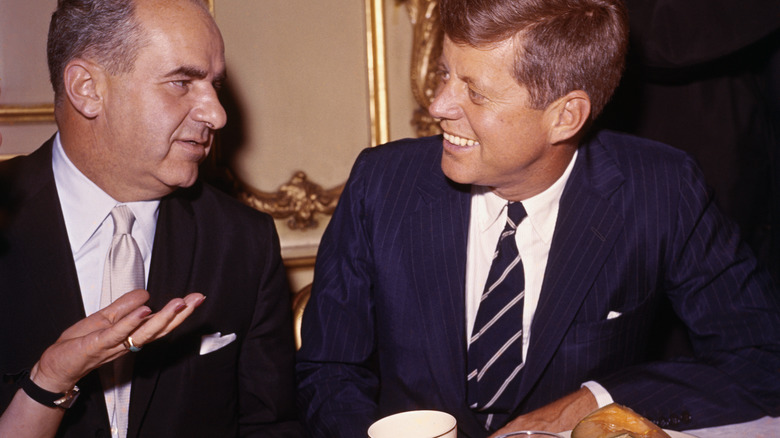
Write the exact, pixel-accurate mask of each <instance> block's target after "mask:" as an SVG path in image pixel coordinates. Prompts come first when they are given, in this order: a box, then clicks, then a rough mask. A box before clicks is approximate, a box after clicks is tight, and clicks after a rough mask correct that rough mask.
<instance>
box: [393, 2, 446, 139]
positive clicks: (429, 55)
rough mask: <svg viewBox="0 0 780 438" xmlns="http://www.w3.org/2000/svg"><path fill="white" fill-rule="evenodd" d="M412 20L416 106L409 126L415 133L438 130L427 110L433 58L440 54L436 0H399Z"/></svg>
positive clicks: (433, 73)
mask: <svg viewBox="0 0 780 438" xmlns="http://www.w3.org/2000/svg"><path fill="white" fill-rule="evenodd" d="M400 1H401V2H402V3H404V4H405V5H406V9H407V11H408V13H409V18H410V20H411V22H412V26H413V33H412V66H411V81H412V94H413V95H414V99H415V100H416V101H417V104H418V105H419V107H418V108H417V109H416V110H415V111H414V116H413V118H412V125H413V126H414V127H415V130H416V132H417V135H418V136H421V137H423V136H428V135H435V134H439V133H441V129H440V128H439V124H438V122H437V121H436V120H435V119H434V118H433V117H431V115H430V114H429V113H428V106H429V105H430V104H431V102H432V101H433V97H434V93H435V92H436V82H437V77H436V69H437V65H436V63H437V60H438V59H439V56H441V48H442V38H443V32H442V29H441V25H440V24H439V8H438V7H437V6H438V1H437V0H400Z"/></svg>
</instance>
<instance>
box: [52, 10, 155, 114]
mask: <svg viewBox="0 0 780 438" xmlns="http://www.w3.org/2000/svg"><path fill="white" fill-rule="evenodd" d="M145 44H146V40H145V36H144V33H143V31H142V29H141V25H140V23H139V22H138V20H137V19H136V17H135V2H134V1H133V0H58V1H57V10H56V11H54V13H53V14H52V18H51V23H50V24H49V39H48V43H47V47H46V53H47V57H48V63H49V79H50V81H51V84H52V87H53V88H54V95H55V100H56V102H58V103H59V102H60V101H61V99H62V96H63V95H64V83H63V81H64V79H63V74H64V72H65V66H66V65H67V64H68V63H69V62H70V61H72V60H73V59H76V58H87V59H91V60H94V61H95V62H97V63H99V64H100V65H102V66H103V67H104V68H105V69H106V70H107V71H108V72H109V73H111V74H120V73H128V72H130V71H132V70H133V67H134V65H135V59H136V56H137V54H138V50H139V49H140V48H142V47H143V46H144V45H145Z"/></svg>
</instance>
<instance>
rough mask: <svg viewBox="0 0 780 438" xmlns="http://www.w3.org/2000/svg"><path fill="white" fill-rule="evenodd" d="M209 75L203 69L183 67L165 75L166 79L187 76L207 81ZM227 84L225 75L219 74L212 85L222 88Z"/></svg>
mask: <svg viewBox="0 0 780 438" xmlns="http://www.w3.org/2000/svg"><path fill="white" fill-rule="evenodd" d="M208 75H209V73H208V72H207V71H206V70H203V69H202V68H198V67H193V66H188V65H183V66H181V67H179V68H177V69H175V70H172V71H170V72H168V74H166V75H165V77H166V78H170V77H176V76H186V77H188V78H191V79H205V78H206V77H208ZM224 82H225V73H224V72H222V73H219V74H217V75H216V76H215V77H214V80H213V81H212V83H213V84H214V85H215V87H219V86H221V85H222V84H223V83H224Z"/></svg>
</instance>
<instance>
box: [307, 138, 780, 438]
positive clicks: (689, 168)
mask: <svg viewBox="0 0 780 438" xmlns="http://www.w3.org/2000/svg"><path fill="white" fill-rule="evenodd" d="M441 150H442V147H441V137H431V138H426V139H419V140H404V141H399V142H395V143H391V144H388V145H385V146H380V147H378V148H375V149H369V150H366V151H364V152H363V153H362V154H361V155H360V157H359V158H358V160H357V162H356V164H355V166H354V168H353V171H352V174H351V176H350V179H349V181H348V183H347V186H346V188H345V191H344V193H343V195H342V198H341V200H340V202H339V206H338V208H337V209H336V212H335V214H334V216H333V219H332V220H331V222H330V224H329V226H328V230H327V231H326V233H325V236H324V237H323V240H322V243H321V246H320V250H319V255H318V260H317V265H316V271H315V279H314V288H313V291H312V298H311V301H310V302H309V304H308V307H307V309H306V312H305V314H304V321H303V348H302V349H301V351H300V352H299V362H298V365H297V367H298V379H299V399H300V405H301V407H302V409H303V415H304V417H305V421H306V423H307V426H308V428H309V429H310V431H311V432H312V434H313V435H314V436H323V437H336V436H338V437H361V438H362V437H365V436H366V435H365V433H366V428H367V427H368V425H369V424H370V423H371V422H372V421H374V420H376V419H378V418H379V417H381V416H384V415H388V414H391V413H395V412H398V411H402V410H409V409H438V410H443V411H447V412H449V413H451V414H453V415H455V417H456V418H457V420H458V426H459V433H460V436H468V437H481V436H486V435H487V434H488V432H487V431H485V430H484V429H482V428H481V426H480V425H479V424H477V423H476V420H475V419H474V417H473V415H472V413H471V411H470V410H469V408H468V407H467V404H466V379H465V376H466V339H465V332H466V329H465V295H464V294H465V292H464V284H465V266H466V240H467V229H468V221H469V211H470V188H469V187H468V186H461V185H457V184H454V183H453V182H451V181H449V180H448V179H447V178H446V177H445V176H444V175H443V173H442V171H441V167H440V160H441ZM667 304H670V307H671V308H672V309H674V312H675V313H676V314H677V315H678V316H679V317H680V319H681V320H682V321H683V322H684V323H685V325H686V327H687V329H688V334H689V338H690V341H691V344H692V346H693V353H694V357H692V358H680V359H670V360H656V358H655V357H654V356H653V353H652V348H650V342H651V340H652V339H653V337H654V333H655V331H656V330H657V329H658V324H654V323H655V322H656V320H657V319H658V318H659V312H660V310H661V309H662V308H664V306H665V305H667ZM613 310H614V311H617V312H620V313H621V316H619V317H617V318H614V319H607V314H608V313H609V312H610V311H613ZM591 379H593V380H596V381H598V382H599V383H601V384H602V385H603V386H604V387H605V388H606V389H607V390H608V391H609V392H610V393H611V394H612V396H613V398H614V399H615V401H617V402H618V403H622V404H625V405H628V406H630V407H632V408H634V409H635V410H637V411H638V412H639V413H641V414H643V415H646V416H649V417H653V418H657V419H658V418H666V419H667V420H669V419H675V418H676V419H683V420H684V421H683V424H680V425H678V428H695V427H700V426H705V425H713V424H718V423H727V422H735V421H740V420H747V419H750V418H755V417H758V416H761V415H765V414H767V413H768V414H770V415H775V416H776V415H779V414H780V297H778V292H777V290H776V289H775V288H774V286H773V285H772V284H771V282H770V279H769V276H768V275H767V274H766V273H765V272H764V271H763V270H761V269H758V268H757V266H756V262H755V259H754V257H753V255H752V254H751V253H750V251H749V250H748V249H747V248H746V246H744V245H742V244H741V243H740V242H739V236H738V232H737V229H736V228H735V227H734V226H733V225H732V224H731V223H729V222H728V221H726V220H725V219H724V218H723V216H722V215H721V214H720V213H719V212H718V210H717V208H716V207H715V206H714V203H713V201H712V199H711V198H710V196H709V194H708V190H707V188H706V186H705V184H704V181H703V178H702V176H701V173H700V171H699V169H698V167H697V166H696V165H695V163H694V162H693V161H692V160H691V159H690V158H689V157H688V156H687V155H685V154H684V153H683V152H680V151H678V150H676V149H673V148H671V147H668V146H665V145H661V144H658V143H653V142H650V141H647V140H643V139H639V138H636V137H630V136H626V135H621V134H616V133H610V132H601V133H599V134H598V135H596V136H594V138H593V139H591V140H589V141H588V142H586V143H584V144H583V145H582V146H581V147H580V153H579V155H578V157H577V162H576V163H575V167H574V169H573V171H572V174H571V177H570V179H569V181H568V182H567V185H566V188H565V190H564V192H563V195H562V198H561V205H560V210H559V216H558V221H557V224H556V229H555V234H554V237H553V241H552V247H551V249H550V255H549V260H548V264H547V268H546V271H545V276H544V283H543V286H542V291H541V297H540V300H539V304H538V308H537V311H536V316H535V318H534V321H533V324H532V328H531V344H530V347H529V351H528V357H527V363H526V366H525V368H524V370H523V375H522V382H521V389H520V390H519V392H518V393H517V395H516V397H517V409H516V411H515V413H516V414H520V413H523V412H528V411H530V410H533V409H535V408H538V407H540V406H543V405H545V404H547V403H549V402H551V401H553V400H555V399H557V398H560V397H561V396H563V395H565V394H567V393H569V392H572V391H574V390H576V389H578V388H579V386H580V384H581V383H582V382H584V381H587V380H591ZM672 423H674V421H673V422H672Z"/></svg>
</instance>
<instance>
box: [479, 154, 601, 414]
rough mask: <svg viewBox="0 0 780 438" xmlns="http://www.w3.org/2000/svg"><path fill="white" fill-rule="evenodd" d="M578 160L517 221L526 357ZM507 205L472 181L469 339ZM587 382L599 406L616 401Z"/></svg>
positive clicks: (531, 200)
mask: <svg viewBox="0 0 780 438" xmlns="http://www.w3.org/2000/svg"><path fill="white" fill-rule="evenodd" d="M576 160H577V152H576V151H575V153H574V156H572V159H571V161H570V162H569V165H568V166H567V167H566V170H565V171H564V172H563V175H561V177H560V178H558V180H557V181H555V182H554V183H553V184H552V185H551V186H550V187H548V188H547V189H546V190H545V191H543V192H542V193H539V194H537V195H535V196H533V197H531V198H528V199H525V200H523V201H522V202H523V207H524V208H525V211H526V213H528V216H527V217H526V218H525V219H524V220H523V221H521V222H520V225H518V227H517V232H516V233H515V241H516V243H517V249H518V252H519V253H520V257H521V258H522V260H523V272H524V274H525V299H524V304H523V360H525V359H526V357H527V355H528V346H529V345H530V339H531V334H532V333H531V328H532V322H533V319H534V314H535V313H536V306H537V304H538V303H539V295H540V293H541V290H542V281H543V280H544V272H545V269H546V267H547V257H548V256H549V254H550V245H551V243H552V238H553V234H554V233H555V223H556V221H557V219H558V207H559V205H560V201H561V195H562V193H563V188H564V187H565V186H566V182H567V181H568V179H569V175H571V170H572V168H573V167H574V162H575V161H576ZM506 204H507V200H506V199H502V198H501V197H499V196H498V195H496V194H495V193H494V192H493V191H492V190H491V189H490V188H489V187H484V186H472V190H471V219H470V221H469V237H468V248H467V257H466V339H467V342H468V339H471V332H472V330H473V328H474V322H475V320H476V317H477V309H478V308H479V302H480V300H481V298H482V291H483V290H484V288H485V282H486V281H487V276H488V273H489V271H490V264H491V262H492V260H493V254H494V253H495V251H496V243H497V242H498V238H499V236H500V235H501V232H502V231H503V229H504V225H505V224H506V215H507V212H506V208H505V207H506ZM583 385H584V386H587V387H588V389H590V390H591V392H593V394H594V396H595V397H596V401H597V402H598V404H599V407H601V406H605V405H607V404H609V403H611V402H612V397H611V396H610V395H609V393H608V392H607V391H606V389H604V387H602V386H601V385H599V384H598V383H596V382H592V381H591V382H585V383H584V384H583Z"/></svg>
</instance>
